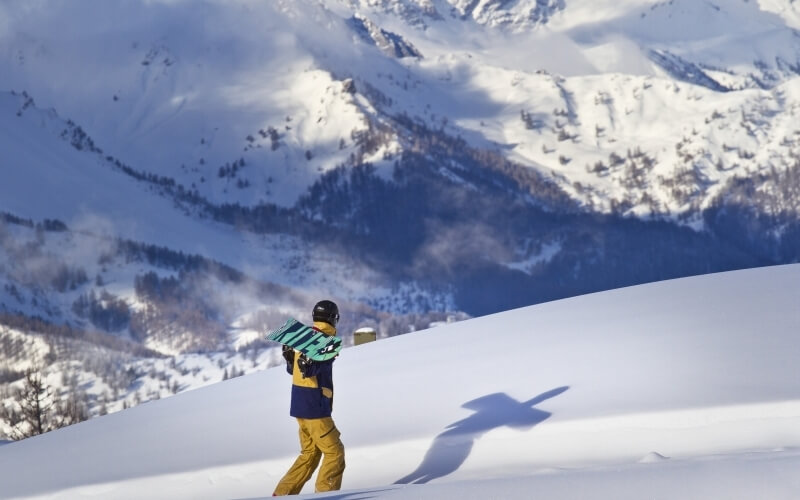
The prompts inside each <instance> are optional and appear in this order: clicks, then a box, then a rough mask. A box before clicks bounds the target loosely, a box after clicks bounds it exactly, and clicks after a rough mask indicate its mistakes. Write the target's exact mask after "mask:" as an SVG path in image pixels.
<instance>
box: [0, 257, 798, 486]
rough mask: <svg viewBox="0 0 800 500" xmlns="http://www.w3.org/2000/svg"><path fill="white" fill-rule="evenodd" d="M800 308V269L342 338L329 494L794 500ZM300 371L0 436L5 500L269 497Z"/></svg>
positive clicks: (282, 461)
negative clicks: (39, 432)
mask: <svg viewBox="0 0 800 500" xmlns="http://www.w3.org/2000/svg"><path fill="white" fill-rule="evenodd" d="M799 303H800V264H794V265H787V266H776V267H768V268H761V269H751V270H745V271H737V272H730V273H721V274H715V275H707V276H700V277H693V278H685V279H680V280H673V281H665V282H659V283H653V284H648V285H641V286H637V287H630V288H624V289H618V290H612V291H608V292H603V293H598V294H592V295H585V296H580V297H575V298H571V299H565V300H561V301H556V302H550V303H546V304H540V305H537V306H531V307H526V308H522V309H517V310H513V311H508V312H504V313H500V314H496V315H492V316H485V317H481V318H476V319H472V320H468V321H464V322H459V323H454V324H448V325H444V326H440V327H438V328H436V329H433V330H426V331H419V332H415V333H411V334H407V335H403V336H400V337H392V338H389V339H384V340H380V341H378V342H373V343H369V344H364V345H361V346H358V347H351V348H348V349H345V350H344V351H343V352H342V354H341V356H340V358H339V359H338V360H337V362H336V365H335V379H336V389H337V392H336V399H335V409H334V418H335V420H336V422H337V425H338V427H339V428H340V430H341V431H342V435H343V441H344V443H345V446H346V449H347V464H348V467H347V470H346V472H345V477H344V485H343V486H344V488H345V490H344V491H342V492H338V493H333V494H329V495H325V496H324V497H327V498H337V499H351V500H356V499H367V498H369V499H380V498H392V499H393V498H423V499H434V498H436V499H459V500H461V499H468V498H481V499H483V498H531V497H532V496H536V497H543V498H576V499H577V498H599V499H628V498H630V499H639V498H682V499H684V498H690V499H692V498H697V499H701V498H702V499H708V498H725V499H730V498H742V499H744V498H748V499H751V498H769V499H796V498H798V497H800V475H798V474H797V470H800V384H798V381H799V380H800V336H798V331H800V308H798V307H797V306H798V304H799ZM290 384H291V381H290V378H289V377H288V376H287V375H286V373H285V371H284V370H283V369H281V368H275V369H269V370H265V371H262V372H259V373H255V374H252V375H248V376H244V377H240V378H236V379H233V380H230V381H226V382H223V383H218V384H214V385H211V386H208V387H205V388H202V389H197V390H194V391H189V392H186V393H182V394H179V395H177V396H174V397H171V398H167V399H162V400H158V401H154V402H150V403H147V404H144V405H141V406H138V407H136V408H133V409H130V410H125V411H122V412H119V413H115V414H112V415H108V416H104V417H100V418H97V419H93V420H91V421H88V422H84V423H82V424H78V425H75V426H72V427H68V428H64V429H61V430H58V431H55V432H52V433H49V434H46V435H43V436H39V437H36V438H31V439H28V440H25V441H21V442H16V443H12V444H7V445H4V446H2V447H0V498H4V499H5V498H36V499H67V498H68V499H98V498H120V499H124V498H143V497H146V498H192V499H203V498H209V499H210V498H237V499H245V498H246V499H256V498H266V497H269V496H270V495H271V493H272V489H273V488H274V486H275V484H276V482H277V481H278V479H279V478H280V477H281V475H282V474H283V473H284V472H285V470H286V469H287V468H288V467H289V465H290V464H291V462H292V461H293V459H294V457H295V454H296V452H297V437H296V424H295V422H294V421H293V419H291V418H290V417H289V416H288V405H289V386H290ZM414 482H416V483H417V484H410V483H414ZM311 488H313V485H311V484H309V485H308V486H307V488H306V490H304V491H305V492H306V493H310V492H311V491H310V490H311Z"/></svg>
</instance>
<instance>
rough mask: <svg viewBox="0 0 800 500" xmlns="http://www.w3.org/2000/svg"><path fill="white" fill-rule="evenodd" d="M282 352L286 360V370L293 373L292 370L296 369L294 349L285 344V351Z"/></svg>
mask: <svg viewBox="0 0 800 500" xmlns="http://www.w3.org/2000/svg"><path fill="white" fill-rule="evenodd" d="M281 354H282V355H283V359H285V360H286V370H287V371H288V372H289V373H292V370H294V349H292V348H291V347H289V346H288V345H285V346H283V352H282V353H281Z"/></svg>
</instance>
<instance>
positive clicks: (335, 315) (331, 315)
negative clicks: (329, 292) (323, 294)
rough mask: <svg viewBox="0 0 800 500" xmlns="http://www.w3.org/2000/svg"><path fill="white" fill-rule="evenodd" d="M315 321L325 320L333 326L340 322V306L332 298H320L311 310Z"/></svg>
mask: <svg viewBox="0 0 800 500" xmlns="http://www.w3.org/2000/svg"><path fill="white" fill-rule="evenodd" d="M311 317H312V318H314V321H324V322H325V323H328V324H329V325H331V326H336V323H338V322H339V307H338V306H337V305H336V303H334V302H332V301H330V300H320V301H319V302H317V305H315V306H314V310H313V311H312V312H311Z"/></svg>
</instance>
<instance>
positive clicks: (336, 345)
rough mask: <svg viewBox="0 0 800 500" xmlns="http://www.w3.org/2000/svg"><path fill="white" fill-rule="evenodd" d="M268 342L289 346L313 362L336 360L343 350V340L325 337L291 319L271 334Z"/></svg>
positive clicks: (331, 336) (329, 336)
mask: <svg viewBox="0 0 800 500" xmlns="http://www.w3.org/2000/svg"><path fill="white" fill-rule="evenodd" d="M267 340H273V341H275V342H280V343H281V344H283V345H287V346H289V347H291V348H293V349H294V350H296V351H300V352H301V353H303V354H305V355H306V357H308V358H309V359H311V360H313V361H327V360H329V359H332V358H335V357H336V356H338V355H339V351H340V350H341V349H342V339H341V338H339V337H336V336H334V335H325V334H324V333H322V332H320V331H317V330H314V329H313V328H311V327H310V326H306V325H304V324H303V323H300V322H299V321H297V320H296V319H294V318H289V319H288V320H286V323H284V325H283V326H282V327H280V328H278V329H277V330H275V331H273V332H270V333H269V334H268V335H267Z"/></svg>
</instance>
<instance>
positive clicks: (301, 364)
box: [297, 354, 314, 377]
mask: <svg viewBox="0 0 800 500" xmlns="http://www.w3.org/2000/svg"><path fill="white" fill-rule="evenodd" d="M313 364H314V362H313V361H311V360H310V359H308V358H307V357H306V355H305V354H301V355H300V356H299V357H298V358H297V367H298V368H300V373H302V374H303V377H308V376H309V375H308V374H309V372H310V371H311V366H312V365H313Z"/></svg>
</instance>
